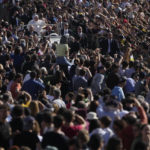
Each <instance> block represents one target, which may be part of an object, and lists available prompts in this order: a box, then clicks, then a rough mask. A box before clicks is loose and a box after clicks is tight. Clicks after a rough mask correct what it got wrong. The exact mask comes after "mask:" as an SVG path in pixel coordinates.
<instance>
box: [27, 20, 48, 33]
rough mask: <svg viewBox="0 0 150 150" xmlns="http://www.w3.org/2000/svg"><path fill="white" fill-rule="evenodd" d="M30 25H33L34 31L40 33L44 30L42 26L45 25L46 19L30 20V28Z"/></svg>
mask: <svg viewBox="0 0 150 150" xmlns="http://www.w3.org/2000/svg"><path fill="white" fill-rule="evenodd" d="M30 25H33V27H34V31H36V32H37V33H38V34H39V35H40V33H41V32H44V30H43V29H42V27H44V26H45V25H46V23H45V21H43V20H40V19H39V20H38V21H35V20H30V21H29V23H28V25H27V28H28V30H29V28H30Z"/></svg>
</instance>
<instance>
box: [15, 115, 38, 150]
mask: <svg viewBox="0 0 150 150" xmlns="http://www.w3.org/2000/svg"><path fill="white" fill-rule="evenodd" d="M36 123H37V122H36V120H35V119H34V118H33V117H31V116H28V117H26V118H24V127H23V128H24V129H23V131H22V132H20V133H18V134H17V135H15V136H14V137H13V144H14V145H18V146H28V147H29V148H31V149H32V150H35V149H37V150H39V148H40V141H39V138H38V135H37V133H36V132H35V131H34V129H35V125H36Z"/></svg>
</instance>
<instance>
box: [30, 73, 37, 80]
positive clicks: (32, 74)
mask: <svg viewBox="0 0 150 150" xmlns="http://www.w3.org/2000/svg"><path fill="white" fill-rule="evenodd" d="M30 77H31V78H32V79H34V78H35V77H36V72H34V71H32V72H31V73H30Z"/></svg>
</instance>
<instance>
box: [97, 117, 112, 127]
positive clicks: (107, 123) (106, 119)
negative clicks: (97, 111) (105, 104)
mask: <svg viewBox="0 0 150 150" xmlns="http://www.w3.org/2000/svg"><path fill="white" fill-rule="evenodd" d="M100 121H101V125H102V127H103V128H107V127H109V126H110V124H111V122H112V119H111V118H110V117H109V116H104V117H102V118H101V119H100Z"/></svg>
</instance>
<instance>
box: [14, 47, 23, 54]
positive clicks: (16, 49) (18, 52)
mask: <svg viewBox="0 0 150 150" xmlns="http://www.w3.org/2000/svg"><path fill="white" fill-rule="evenodd" d="M21 52H22V47H21V46H17V47H16V48H15V52H14V54H15V55H19V54H21Z"/></svg>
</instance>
